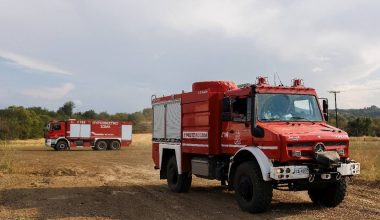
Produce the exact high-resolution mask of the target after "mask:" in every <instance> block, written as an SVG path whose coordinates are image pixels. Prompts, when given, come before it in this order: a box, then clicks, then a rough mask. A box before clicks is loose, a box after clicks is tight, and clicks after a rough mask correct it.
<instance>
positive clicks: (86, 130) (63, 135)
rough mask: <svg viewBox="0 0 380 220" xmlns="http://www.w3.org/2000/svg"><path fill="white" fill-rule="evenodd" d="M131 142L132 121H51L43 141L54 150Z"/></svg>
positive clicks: (111, 146) (107, 146)
mask: <svg viewBox="0 0 380 220" xmlns="http://www.w3.org/2000/svg"><path fill="white" fill-rule="evenodd" d="M131 142H132V123H131V122H120V121H98V120H67V121H52V122H49V124H48V125H47V129H46V131H45V143H46V145H47V146H48V147H52V148H54V149H55V150H65V149H69V148H73V147H77V148H82V147H92V148H93V149H94V150H106V149H113V150H116V149H120V147H125V146H129V145H130V144H131Z"/></svg>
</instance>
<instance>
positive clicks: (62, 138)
mask: <svg viewBox="0 0 380 220" xmlns="http://www.w3.org/2000/svg"><path fill="white" fill-rule="evenodd" d="M61 140H64V141H66V142H67V145H68V146H69V147H70V141H69V140H67V139H66V138H65V137H59V138H57V139H56V140H55V144H57V143H58V141H61Z"/></svg>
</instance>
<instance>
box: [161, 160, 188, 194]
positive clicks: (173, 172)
mask: <svg viewBox="0 0 380 220" xmlns="http://www.w3.org/2000/svg"><path fill="white" fill-rule="evenodd" d="M166 168H167V170H166V171H167V173H166V174H167V181H168V186H169V189H170V190H171V191H173V192H177V193H182V192H188V191H189V189H190V187H191V181H192V176H191V173H182V174H178V168H177V160H176V158H175V156H172V157H171V158H170V159H169V160H168V163H167V166H166Z"/></svg>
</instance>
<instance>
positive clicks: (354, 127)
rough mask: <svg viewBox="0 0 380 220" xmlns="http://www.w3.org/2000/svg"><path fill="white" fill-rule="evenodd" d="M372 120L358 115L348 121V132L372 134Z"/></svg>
mask: <svg viewBox="0 0 380 220" xmlns="http://www.w3.org/2000/svg"><path fill="white" fill-rule="evenodd" d="M371 124H372V120H371V119H370V118H366V117H358V118H354V119H352V120H349V121H348V124H347V132H348V133H349V134H350V135H351V136H363V135H370V129H371Z"/></svg>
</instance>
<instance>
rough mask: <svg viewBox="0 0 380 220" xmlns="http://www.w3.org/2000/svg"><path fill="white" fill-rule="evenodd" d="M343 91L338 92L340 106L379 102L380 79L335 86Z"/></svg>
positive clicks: (354, 106) (363, 105)
mask: <svg viewBox="0 0 380 220" xmlns="http://www.w3.org/2000/svg"><path fill="white" fill-rule="evenodd" d="M335 88H336V89H334V90H338V91H341V93H340V94H338V102H340V104H339V103H338V104H339V105H340V108H342V107H343V108H357V107H358V106H361V107H369V106H370V105H378V104H379V101H378V100H379V99H378V96H379V92H380V80H371V81H367V82H362V83H346V84H343V85H340V86H337V87H335Z"/></svg>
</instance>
